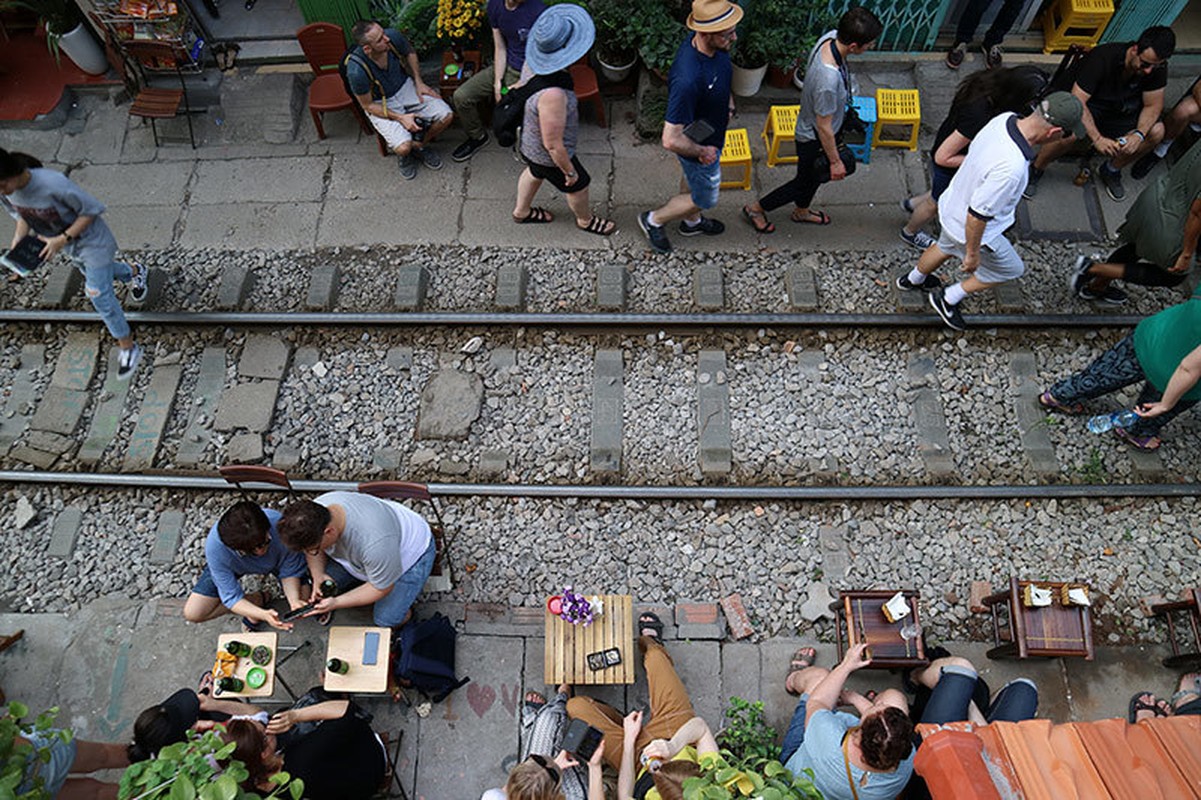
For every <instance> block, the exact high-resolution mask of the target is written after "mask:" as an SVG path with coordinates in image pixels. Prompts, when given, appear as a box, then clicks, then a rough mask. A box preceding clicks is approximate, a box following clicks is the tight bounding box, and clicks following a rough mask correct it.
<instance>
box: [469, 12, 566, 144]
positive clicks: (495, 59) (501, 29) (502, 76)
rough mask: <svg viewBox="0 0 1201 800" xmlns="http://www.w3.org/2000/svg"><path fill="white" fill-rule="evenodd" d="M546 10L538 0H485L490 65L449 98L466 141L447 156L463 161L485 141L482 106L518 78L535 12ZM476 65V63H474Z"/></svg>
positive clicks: (496, 98) (523, 62) (498, 100)
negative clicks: (489, 29) (490, 55)
mask: <svg viewBox="0 0 1201 800" xmlns="http://www.w3.org/2000/svg"><path fill="white" fill-rule="evenodd" d="M545 10H546V6H545V5H543V3H542V0H488V24H489V25H491V26H492V65H491V66H489V67H484V68H483V69H481V70H479V71H478V72H476V73H475V74H474V75H472V76H471V77H470V78H468V79H467V80H466V81H465V82H463V83H462V84H461V85H460V86H459V88H458V89H455V94H454V97H452V98H451V100H452V101H453V102H454V105H455V113H456V114H458V115H459V122H461V123H462V124H463V130H465V131H467V141H465V142H463V143H462V144H461V145H459V146H458V147H456V148H455V150H454V152H453V153H451V154H450V157H451V158H453V159H454V160H455V161H466V160H467V159H469V158H471V157H472V156H473V155H475V151H476V150H479V149H480V148H481V147H483V146H484V145H486V144H487V143H488V129H487V127H485V126H484V119H483V115H482V112H483V108H484V106H485V105H487V104H488V103H489V102H491V103H499V102H500V91H501V89H502V88H503V87H505V86H512V85H513V84H515V83H517V81H518V80H519V79H520V78H521V68H522V67H523V66H525V42H526V39H528V38H529V35H530V28H533V27H534V21H535V20H537V19H538V15H539V14H541V13H542V12H543V11H545ZM477 67H478V65H477Z"/></svg>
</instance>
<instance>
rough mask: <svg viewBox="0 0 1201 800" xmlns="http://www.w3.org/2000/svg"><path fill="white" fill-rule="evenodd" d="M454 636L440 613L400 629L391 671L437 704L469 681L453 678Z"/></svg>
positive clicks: (468, 679)
mask: <svg viewBox="0 0 1201 800" xmlns="http://www.w3.org/2000/svg"><path fill="white" fill-rule="evenodd" d="M456 635H457V633H456V631H455V628H454V626H453V625H451V623H450V620H449V619H447V618H446V617H444V616H443V615H442V614H434V616H432V617H430V618H429V619H426V620H422V621H421V622H414V623H411V624H409V625H405V626H404V627H403V628H401V629H400V631H399V632H398V633H397V634H396V638H395V639H394V640H393V642H392V644H393V647H394V649H395V650H396V653H397V656H396V663H395V665H394V666H393V667H392V672H393V674H394V675H395V676H396V680H397V682H399V683H400V685H402V686H410V687H412V688H414V689H416V690H417V691H419V692H421V693H422V694H423V695H425V696H426V697H428V698H429V699H430V700H432V701H433V702H435V703H438V702H441V701H442V700H445V699H446V696H447V695H448V694H450V693H451V692H453V691H454V690H455V689H458V688H459V687H460V686H463V685H464V684H466V683H467V682H468V681H470V680H471V678H463V679H462V680H459V679H458V678H456V677H455V636H456Z"/></svg>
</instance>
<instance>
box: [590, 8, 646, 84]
mask: <svg viewBox="0 0 1201 800" xmlns="http://www.w3.org/2000/svg"><path fill="white" fill-rule="evenodd" d="M587 8H588V13H589V14H590V15H592V21H593V23H595V25H596V63H597V65H599V66H600V69H601V74H602V75H604V77H605V79H606V80H609V81H612V82H613V83H618V82H620V81H623V80H625V79H626V77H628V76H629V74H630V72H631V71H632V70H633V69H634V65H635V64H637V63H638V42H637V37H635V35H634V33H633V32H632V31H631V30H630V29H629V25H628V24H627V23H628V17H629V13H628V12H629V4H628V2H623V0H588V3H587Z"/></svg>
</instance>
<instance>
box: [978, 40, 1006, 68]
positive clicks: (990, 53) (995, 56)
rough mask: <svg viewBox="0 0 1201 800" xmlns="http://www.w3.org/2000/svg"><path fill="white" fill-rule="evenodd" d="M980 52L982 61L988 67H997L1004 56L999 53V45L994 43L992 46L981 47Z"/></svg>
mask: <svg viewBox="0 0 1201 800" xmlns="http://www.w3.org/2000/svg"><path fill="white" fill-rule="evenodd" d="M980 50H981V52H983V53H984V63H985V64H986V65H988V68H989V69H999V68H1000V66H1001V64H1002V62H1004V60H1005V57H1004V56H1003V55H1002V54H1001V46H1000V45H996V44H994V45H993V46H992V47H981V48H980Z"/></svg>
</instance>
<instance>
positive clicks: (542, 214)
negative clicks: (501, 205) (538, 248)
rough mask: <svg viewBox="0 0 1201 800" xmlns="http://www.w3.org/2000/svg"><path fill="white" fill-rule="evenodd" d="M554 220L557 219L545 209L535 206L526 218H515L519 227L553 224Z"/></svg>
mask: <svg viewBox="0 0 1201 800" xmlns="http://www.w3.org/2000/svg"><path fill="white" fill-rule="evenodd" d="M554 219H555V217H554V215H553V214H551V213H550V212H549V211H547V210H546V209H545V208H541V207H540V206H533V207H532V208H530V213H528V214H526V215H525V216H524V217H516V216H515V217H513V221H514V222H516V223H517V224H518V225H529V224H535V225H537V224H541V223H543V222H553V221H554Z"/></svg>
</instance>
